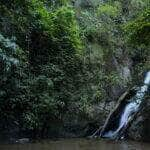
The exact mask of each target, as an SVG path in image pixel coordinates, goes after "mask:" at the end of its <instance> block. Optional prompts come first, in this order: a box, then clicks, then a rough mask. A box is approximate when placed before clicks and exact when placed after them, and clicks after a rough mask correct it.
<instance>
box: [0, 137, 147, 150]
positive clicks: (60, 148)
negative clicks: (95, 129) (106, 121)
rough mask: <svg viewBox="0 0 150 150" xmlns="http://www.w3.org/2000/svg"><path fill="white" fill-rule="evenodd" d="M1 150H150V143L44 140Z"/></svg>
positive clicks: (3, 146) (0, 145) (7, 145)
mask: <svg viewBox="0 0 150 150" xmlns="http://www.w3.org/2000/svg"><path fill="white" fill-rule="evenodd" d="M0 150H150V143H140V142H133V141H119V142H116V141H110V140H98V139H97V140H95V139H92V140H91V139H88V140H87V139H62V140H56V141H52V140H43V141H40V142H35V143H28V144H0Z"/></svg>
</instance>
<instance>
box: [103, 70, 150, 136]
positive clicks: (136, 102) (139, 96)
mask: <svg viewBox="0 0 150 150" xmlns="http://www.w3.org/2000/svg"><path fill="white" fill-rule="evenodd" d="M149 85H150V71H149V72H148V73H147V74H146V77H145V80H144V85H143V86H141V87H140V89H139V90H138V91H137V93H136V95H135V96H134V97H133V98H131V99H130V100H129V101H130V102H129V103H128V104H127V105H126V106H125V108H124V111H123V112H122V114H121V116H120V120H119V125H118V127H117V129H115V130H109V131H107V132H104V133H103V135H102V137H108V138H111V139H116V138H117V136H118V135H119V133H120V132H121V130H123V128H125V127H126V126H127V124H128V122H129V120H130V118H131V116H132V115H133V114H134V113H136V112H137V111H138V109H139V106H140V104H141V102H142V100H143V98H144V95H145V93H146V92H147V91H148V87H149Z"/></svg>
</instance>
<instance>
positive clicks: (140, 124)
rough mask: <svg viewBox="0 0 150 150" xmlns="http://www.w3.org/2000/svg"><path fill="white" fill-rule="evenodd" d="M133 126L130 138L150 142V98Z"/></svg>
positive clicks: (129, 131) (129, 133)
mask: <svg viewBox="0 0 150 150" xmlns="http://www.w3.org/2000/svg"><path fill="white" fill-rule="evenodd" d="M141 107H142V108H141V110H140V111H139V113H138V114H137V116H136V118H135V119H134V121H133V122H132V123H131V126H130V127H129V129H128V131H127V132H128V137H129V138H130V139H133V140H138V141H150V98H147V99H145V101H144V103H143V104H142V106H141Z"/></svg>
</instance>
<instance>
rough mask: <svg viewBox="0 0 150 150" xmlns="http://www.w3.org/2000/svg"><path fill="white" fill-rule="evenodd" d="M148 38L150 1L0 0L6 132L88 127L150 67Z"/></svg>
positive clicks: (1, 107)
mask: <svg viewBox="0 0 150 150" xmlns="http://www.w3.org/2000/svg"><path fill="white" fill-rule="evenodd" d="M149 39H150V1H149V0H104V1H102V0H1V1H0V132H1V133H4V134H11V132H12V129H13V130H17V131H16V132H17V133H18V134H27V135H28V136H32V137H45V136H53V135H58V136H59V135H60V136H62V135H64V134H62V132H64V130H65V129H66V128H67V129H66V130H67V131H69V132H74V133H76V132H77V131H78V130H79V131H80V129H78V128H77V127H76V126H75V125H77V124H79V125H80V126H82V128H81V129H83V130H86V131H87V130H88V129H87V128H86V129H85V128H84V127H85V122H86V124H87V122H88V124H89V123H91V122H94V123H95V122H96V121H97V120H98V119H100V117H101V116H102V115H104V114H105V112H104V114H103V113H100V114H97V120H96V119H95V116H96V115H95V111H94V110H95V107H96V106H99V104H102V103H104V110H103V111H105V107H107V103H108V102H110V101H115V99H116V98H117V97H118V96H120V94H121V93H123V92H124V91H125V90H126V89H127V88H128V87H130V86H131V85H134V84H139V83H140V80H138V79H140V78H141V77H142V75H143V73H144V72H145V71H147V70H150V42H149ZM99 121H100V120H99ZM83 122H84V123H83ZM75 128H76V129H75ZM60 133H61V134H60Z"/></svg>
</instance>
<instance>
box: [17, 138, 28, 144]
mask: <svg viewBox="0 0 150 150" xmlns="http://www.w3.org/2000/svg"><path fill="white" fill-rule="evenodd" d="M29 142H30V139H29V138H22V139H18V140H16V143H20V144H25V143H29Z"/></svg>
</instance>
